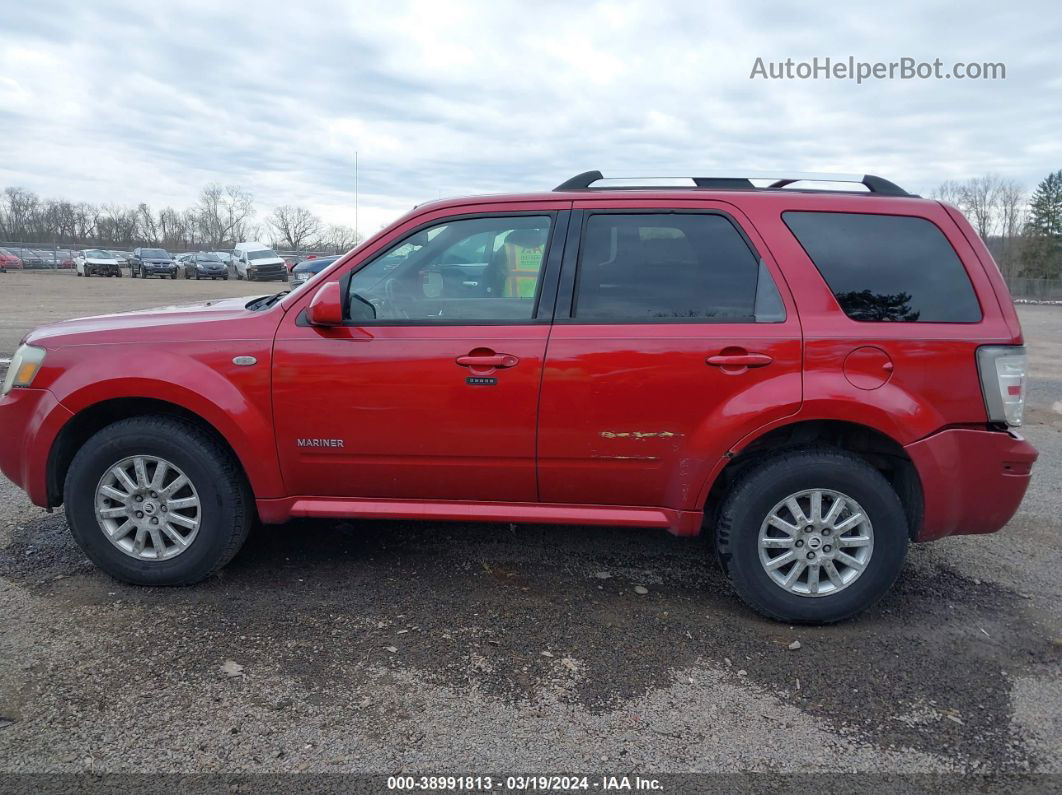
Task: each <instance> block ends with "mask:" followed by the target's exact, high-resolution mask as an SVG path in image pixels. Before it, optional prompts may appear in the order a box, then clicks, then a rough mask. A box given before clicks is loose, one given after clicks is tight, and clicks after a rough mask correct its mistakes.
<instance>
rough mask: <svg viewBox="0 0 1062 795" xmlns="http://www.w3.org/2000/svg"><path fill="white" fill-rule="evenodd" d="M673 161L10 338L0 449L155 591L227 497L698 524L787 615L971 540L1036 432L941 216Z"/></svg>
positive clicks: (1018, 356)
mask: <svg viewBox="0 0 1062 795" xmlns="http://www.w3.org/2000/svg"><path fill="white" fill-rule="evenodd" d="M830 179H831V181H832V184H836V183H837V182H838V181H840V180H845V179H847V180H851V181H852V182H854V183H857V184H854V185H852V187H853V188H855V190H848V191H845V190H813V189H811V190H809V189H808V186H814V184H815V183H813V182H811V181H809V180H808V179H807V178H801V179H799V180H796V179H792V178H790V179H777V180H774V181H771V182H769V183H768V184H763V183H762V182H757V181H754V180H749V179H745V178H694V179H692V180H690V183H691V184H690V186H689V187H684V188H683V187H652V186H645V185H638V186H631V185H630V184H629V182H630V181H628V183H627V185H626V187H617V186H616V185H615V182H614V181H613V183H612V184H609V181H608V180H603V179H602V177H601V174H600V173H599V172H587V173H585V174H581V175H579V176H577V177H574V178H572V179H570V180H568V181H567V182H565V183H564V184H562V185H561V186H560V187H558V188H557V189H556V190H555V191H553V192H549V193H536V194H527V195H512V196H484V197H475V198H463V199H449V200H445V201H437V202H432V203H430V204H425V205H421V206H420V207H417V208H416V209H414V210H413V211H412V212H411V213H409V214H408V215H406V216H405V217H404V218H401V219H400V220H398V221H397V222H395V223H394V224H392V225H391V226H390V227H388V228H387V229H385V230H384V231H382V232H380V233H379V234H377V235H376V236H375V237H373V238H371V239H370V240H368V241H366V242H365V243H364V244H362V245H360V246H359V247H358V248H356V249H355V250H354V251H352V252H350V253H349V254H348V255H347V256H345V257H342V258H340V259H339V260H337V261H336V262H335V263H334V264H333V265H331V266H329V267H328V268H327V269H326V270H325V271H324V272H323V273H322V274H321V275H319V276H318V277H317V278H316V279H315V280H314V281H313V282H312V284H311V285H310V286H309V287H307V288H304V289H298V290H294V291H292V292H290V293H279V294H277V295H274V296H270V297H264V298H258V299H255V300H251V301H248V300H246V299H240V300H216V301H208V302H206V303H202V304H198V305H193V306H186V307H169V308H166V309H158V310H150V311H141V312H129V313H125V314H118V315H111V316H105V317H94V318H86V319H83V320H71V321H67V322H62V323H56V324H54V325H50V326H46V327H44V328H41V329H38V330H36V331H34V332H33V333H31V334H29V335H28V336H27V337H26V339H25V340H24V344H23V345H21V346H20V347H19V349H18V351H17V352H16V353H15V355H14V358H13V360H12V362H11V365H10V368H9V371H8V374H7V379H6V382H5V384H4V387H3V397H2V399H0V429H2V435H3V438H4V440H5V443H4V444H3V446H2V447H0V466H2V469H3V471H4V472H5V473H6V474H7V475H8V477H10V478H11V479H12V480H14V481H15V482H16V483H18V484H20V485H21V486H22V487H23V488H25V489H26V491H27V492H28V493H29V496H30V498H31V499H32V500H33V502H34V503H36V504H37V505H41V506H44V507H49V508H51V507H54V506H58V505H60V504H65V506H66V513H67V517H68V519H69V523H70V528H71V531H72V532H73V534H74V537H75V538H76V539H77V541H78V543H79V544H80V545H81V547H82V548H83V549H84V551H85V553H86V554H87V555H88V556H89V558H91V559H92V560H93V561H94V562H95V563H96V564H98V565H99V566H100V567H102V568H103V569H105V570H106V571H108V572H109V573H110V574H112V575H113V576H115V577H117V578H119V579H122V580H125V581H127V582H132V583H142V584H150V585H164V584H174V585H175V584H186V583H193V582H196V581H198V580H201V579H203V578H204V577H207V576H208V575H210V574H211V573H212V572H215V571H216V570H217V569H218V568H220V567H221V566H223V565H225V563H226V562H227V561H228V560H229V559H230V558H232V556H233V555H234V554H236V551H237V550H238V549H239V548H240V545H241V544H242V543H243V541H244V538H245V537H246V535H247V532H248V529H249V527H250V526H251V524H252V522H253V521H254V520H255V518H256V517H257V518H258V519H260V520H261V521H263V522H268V523H279V522H284V521H285V520H288V519H290V518H291V517H304V516H308V517H328V518H337V517H372V518H380V517H387V518H398V517H402V518H420V519H436V520H483V521H491V522H555V523H564V524H602V525H616V526H641V527H661V528H666V529H667V530H669V531H671V532H672V533H676V534H678V535H696V534H698V533H700V532H701V530H702V528H707V529H709V530H710V531H714V534H715V547H716V549H717V551H718V554H719V558H720V560H721V562H722V565H723V567H724V568H725V570H726V572H727V574H728V575H729V577H730V579H731V581H732V582H733V586H734V588H735V590H736V591H737V592H738V594H739V595H740V596H741V597H742V598H743V599H744V600H745V601H746V602H747V603H748V604H750V605H751V606H752V607H754V608H755V609H757V610H759V611H761V612H762V613H764V614H766V615H768V616H771V617H774V618H776V619H782V620H786V621H801V622H828V621H836V620H840V619H843V618H846V617H848V616H851V615H853V614H855V613H857V612H858V611H860V610H862V609H863V608H865V607H867V606H868V605H870V604H872V603H873V602H874V601H875V600H876V599H878V598H879V597H880V596H881V595H882V594H883V593H884V592H885V591H886V590H887V589H888V588H889V587H890V586H891V584H892V583H893V581H894V580H895V579H896V577H897V574H898V572H899V571H900V568H901V565H902V563H903V560H904V556H905V553H906V548H907V544H908V542H909V541H929V540H932V539H936V538H941V537H942V536H947V535H952V534H957V533H990V532H993V531H995V530H998V529H1000V528H1001V527H1002V526H1003V525H1004V524H1006V523H1007V521H1008V520H1009V519H1010V517H1011V516H1012V515H1013V514H1014V512H1015V510H1017V508H1018V505H1019V503H1020V502H1021V500H1022V497H1023V495H1024V493H1025V489H1026V486H1027V485H1028V482H1029V477H1030V469H1031V466H1032V464H1033V462H1034V461H1035V459H1036V455H1037V454H1036V451H1035V450H1034V449H1033V448H1032V447H1031V446H1030V445H1029V444H1028V443H1027V442H1025V441H1024V440H1023V439H1022V438H1021V436H1019V435H1018V434H1017V433H1016V432H1015V430H1014V428H1016V427H1017V426H1019V425H1020V424H1021V417H1022V406H1023V402H1024V396H1025V352H1024V349H1023V348H1022V333H1021V327H1020V326H1019V323H1018V318H1017V315H1016V313H1015V311H1014V307H1013V305H1012V303H1011V299H1010V296H1009V295H1008V293H1007V288H1006V286H1005V285H1004V282H1003V279H1002V278H1001V277H1000V273H999V270H998V268H997V267H996V265H995V263H994V262H993V260H992V257H991V256H990V255H989V252H988V250H987V249H986V248H985V245H984V244H983V243H982V241H981V240H980V239H979V238H978V236H977V235H976V233H975V232H974V231H973V229H972V228H971V227H970V225H969V224H968V223H967V221H966V220H965V219H964V218H963V217H962V215H961V214H960V213H959V212H958V211H956V210H955V209H954V208H953V207H949V206H947V205H945V204H941V203H940V202H936V201H930V200H927V199H921V198H918V197H916V196H911V195H909V194H907V193H906V192H904V191H903V190H902V189H900V188H898V187H897V186H896V185H894V184H893V183H891V182H889V181H887V180H884V179H881V178H878V177H873V176H865V177H858V176H857V177H847V178H846V177H836V176H835V177H831V178H830Z"/></svg>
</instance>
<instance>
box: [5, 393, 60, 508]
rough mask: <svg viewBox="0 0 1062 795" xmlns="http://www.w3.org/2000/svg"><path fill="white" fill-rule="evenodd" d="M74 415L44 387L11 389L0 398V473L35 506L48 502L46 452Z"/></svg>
mask: <svg viewBox="0 0 1062 795" xmlns="http://www.w3.org/2000/svg"><path fill="white" fill-rule="evenodd" d="M73 416H74V415H73V414H72V413H70V411H68V410H67V409H65V408H64V407H63V406H61V405H59V402H58V401H57V400H56V399H55V396H54V395H52V393H51V392H49V391H48V390H47V389H13V390H11V392H10V393H8V394H7V395H4V396H3V397H2V398H0V472H3V473H4V474H5V475H6V476H7V477H8V478H9V479H10V480H11V482H12V483H15V484H16V485H19V486H22V488H24V489H25V490H26V494H27V495H28V496H29V498H30V500H32V501H33V503H34V504H35V505H40V506H45V505H47V498H48V495H47V486H46V484H47V479H46V474H47V467H48V453H49V451H50V450H51V447H52V441H53V440H54V439H55V436H56V435H57V434H58V433H59V429H60V428H62V426H63V425H64V424H65V423H66V422H67V421H68V420H69V419H70V418H71V417H73Z"/></svg>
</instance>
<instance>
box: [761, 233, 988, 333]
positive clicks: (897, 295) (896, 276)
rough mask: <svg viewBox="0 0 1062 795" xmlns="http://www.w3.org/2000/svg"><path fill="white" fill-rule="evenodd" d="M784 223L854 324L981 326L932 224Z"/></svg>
mask: <svg viewBox="0 0 1062 795" xmlns="http://www.w3.org/2000/svg"><path fill="white" fill-rule="evenodd" d="M782 218H783V220H784V221H785V223H786V225H787V226H788V227H789V229H790V231H791V232H792V233H793V234H794V235H795V236H796V238H797V240H798V241H800V245H802V246H803V247H804V250H805V251H806V252H807V254H808V257H810V258H811V261H812V262H813V263H814V264H815V267H816V268H818V270H819V273H821V274H822V278H823V279H825V280H826V284H827V285H829V288H830V290H831V291H832V292H833V295H834V297H835V298H836V299H837V303H839V304H840V305H841V309H843V310H844V312H845V314H846V315H848V317H850V318H852V319H853V320H859V321H871V322H873V321H893V322H901V323H976V322H978V321H979V320H980V319H981V307H980V305H979V304H978V303H977V295H976V294H975V293H974V289H973V286H972V285H971V284H970V277H969V276H968V275H967V273H966V269H965V268H964V267H963V264H962V262H961V261H960V260H959V256H958V254H956V253H955V249H953V248H952V247H951V244H950V243H949V242H948V239H947V238H946V237H944V234H943V233H942V232H941V231H940V229H938V228H937V226H936V224H934V223H932V222H931V221H928V220H926V219H925V218H914V217H911V216H905V215H870V214H863V213H830V212H787V213H783V215H782Z"/></svg>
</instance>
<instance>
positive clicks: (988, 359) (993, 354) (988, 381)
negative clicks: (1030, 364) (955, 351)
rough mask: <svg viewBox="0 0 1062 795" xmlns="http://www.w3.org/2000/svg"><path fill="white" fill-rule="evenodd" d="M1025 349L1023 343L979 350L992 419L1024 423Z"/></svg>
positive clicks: (982, 388) (979, 360) (1013, 424)
mask: <svg viewBox="0 0 1062 795" xmlns="http://www.w3.org/2000/svg"><path fill="white" fill-rule="evenodd" d="M1026 361H1027V360H1026V356H1025V348H1024V346H1022V345H985V346H982V347H980V348H978V349H977V370H978V372H979V373H980V375H981V391H982V392H983V393H984V396H985V407H986V408H987V409H988V419H989V421H991V422H1004V423H1006V424H1007V425H1010V426H1011V427H1013V428H1016V427H1018V426H1019V425H1021V415H1022V412H1023V411H1024V409H1025V370H1026Z"/></svg>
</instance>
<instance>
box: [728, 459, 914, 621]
mask: <svg viewBox="0 0 1062 795" xmlns="http://www.w3.org/2000/svg"><path fill="white" fill-rule="evenodd" d="M907 542H908V528H907V517H906V514H905V513H904V509H903V505H902V504H901V502H900V499H899V497H898V496H897V494H896V492H895V490H894V489H893V488H892V486H891V485H890V484H889V482H888V481H887V480H886V479H885V477H884V476H883V475H882V474H881V473H880V472H879V471H878V470H876V469H874V467H872V466H870V465H869V464H868V463H867V462H866V461H864V460H863V459H862V458H859V457H858V456H855V455H851V454H849V453H846V452H844V451H841V450H833V449H815V450H804V451H797V452H789V453H782V454H779V455H776V456H772V457H770V458H768V459H766V460H765V461H763V462H762V463H760V464H758V465H756V466H755V467H753V468H752V469H751V470H750V471H748V472H747V473H745V474H744V475H743V476H742V477H741V478H740V479H739V480H738V481H737V482H736V483H735V484H734V486H733V488H732V489H731V490H730V493H729V494H728V495H727V497H726V499H725V501H724V503H723V506H722V509H721V510H720V513H719V522H718V526H717V528H716V546H717V549H718V552H719V559H720V561H721V563H722V565H723V568H724V570H725V571H726V573H727V575H728V576H729V577H730V581H731V583H732V584H733V586H734V589H735V590H736V591H737V593H738V595H739V596H740V597H741V598H742V599H743V600H744V601H745V603H746V604H748V605H749V606H750V607H752V608H753V609H755V610H757V611H759V612H760V613H763V614H764V615H766V616H768V617H770V618H774V619H777V620H780V621H789V622H797V623H808V624H827V623H832V622H835V621H842V620H844V619H846V618H850V617H852V616H854V615H856V614H857V613H859V612H861V611H863V610H865V609H866V608H868V607H870V606H871V605H873V604H874V603H875V602H877V600H878V599H880V598H881V597H882V596H883V595H884V594H885V592H886V591H888V590H889V588H890V587H891V586H892V584H893V583H894V582H895V581H896V577H897V576H898V575H899V573H900V569H901V568H902V566H903V561H904V557H905V556H906V553H907Z"/></svg>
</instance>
